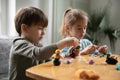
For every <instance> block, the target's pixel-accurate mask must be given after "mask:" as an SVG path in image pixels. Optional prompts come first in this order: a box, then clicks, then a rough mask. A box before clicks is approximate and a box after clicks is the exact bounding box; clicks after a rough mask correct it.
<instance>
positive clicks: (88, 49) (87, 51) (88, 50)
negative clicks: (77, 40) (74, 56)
mask: <svg viewBox="0 0 120 80" xmlns="http://www.w3.org/2000/svg"><path fill="white" fill-rule="evenodd" d="M97 48H98V46H96V45H89V46H87V47H86V48H85V49H84V50H82V51H81V52H80V53H81V54H89V53H90V52H92V51H94V50H95V49H97Z"/></svg>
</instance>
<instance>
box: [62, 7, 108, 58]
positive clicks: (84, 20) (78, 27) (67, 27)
mask: <svg viewBox="0 0 120 80" xmlns="http://www.w3.org/2000/svg"><path fill="white" fill-rule="evenodd" d="M88 20H89V19H88V15H87V13H86V12H84V11H82V10H80V9H72V8H71V9H67V10H66V11H65V13H64V15H63V21H62V26H61V35H62V37H63V38H66V37H76V38H77V39H79V40H80V46H81V48H80V54H81V55H84V54H89V53H94V52H96V50H98V51H101V53H106V51H107V49H108V47H107V46H106V45H104V46H97V45H93V44H92V43H91V41H89V40H87V39H83V37H84V36H85V34H86V29H87V24H88ZM69 48H70V47H66V48H64V49H62V53H63V56H65V54H64V53H67V51H68V50H69Z"/></svg>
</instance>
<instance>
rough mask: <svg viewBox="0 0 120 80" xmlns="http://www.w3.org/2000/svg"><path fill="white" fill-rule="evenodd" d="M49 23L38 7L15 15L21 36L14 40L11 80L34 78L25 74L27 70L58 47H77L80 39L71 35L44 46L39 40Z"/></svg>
mask: <svg viewBox="0 0 120 80" xmlns="http://www.w3.org/2000/svg"><path fill="white" fill-rule="evenodd" d="M47 24H48V19H47V17H46V15H45V14H44V13H43V12H42V11H41V10H40V9H38V8H35V7H28V8H22V9H20V10H19V11H18V12H17V14H16V16H15V28H16V31H17V32H18V34H19V37H18V38H16V39H15V40H14V41H13V45H12V48H11V52H10V66H9V70H10V71H9V80H32V79H31V78H28V77H27V76H25V70H26V69H27V68H30V67H32V66H34V65H37V64H40V63H42V62H44V61H45V60H46V59H48V58H50V57H51V55H52V54H53V53H54V52H55V50H56V49H58V48H59V49H62V48H64V47H67V46H74V47H76V46H77V45H78V44H79V40H78V39H76V38H74V37H69V38H66V39H63V40H60V41H59V42H57V43H55V44H52V45H49V46H46V47H42V45H41V44H40V43H39V41H40V40H41V39H42V37H43V35H44V29H45V28H46V26H47Z"/></svg>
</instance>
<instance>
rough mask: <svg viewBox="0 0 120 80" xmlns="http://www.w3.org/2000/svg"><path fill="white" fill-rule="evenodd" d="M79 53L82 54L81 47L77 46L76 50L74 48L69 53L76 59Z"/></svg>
mask: <svg viewBox="0 0 120 80" xmlns="http://www.w3.org/2000/svg"><path fill="white" fill-rule="evenodd" d="M79 52H80V46H77V47H76V48H73V47H72V48H71V49H70V51H69V53H70V55H69V56H70V57H72V58H75V57H76V56H78V54H79Z"/></svg>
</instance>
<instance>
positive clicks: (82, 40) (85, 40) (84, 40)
mask: <svg viewBox="0 0 120 80" xmlns="http://www.w3.org/2000/svg"><path fill="white" fill-rule="evenodd" d="M80 42H91V41H90V40H88V39H80Z"/></svg>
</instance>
